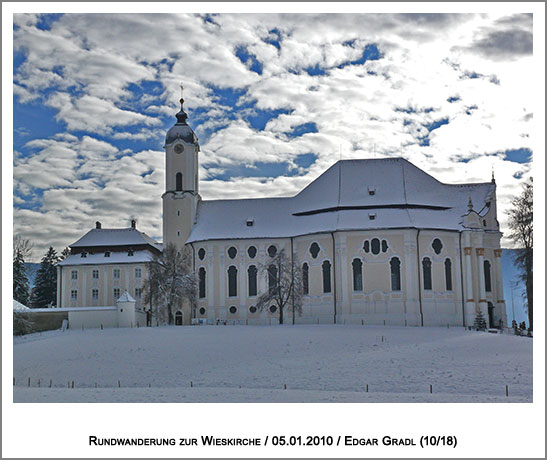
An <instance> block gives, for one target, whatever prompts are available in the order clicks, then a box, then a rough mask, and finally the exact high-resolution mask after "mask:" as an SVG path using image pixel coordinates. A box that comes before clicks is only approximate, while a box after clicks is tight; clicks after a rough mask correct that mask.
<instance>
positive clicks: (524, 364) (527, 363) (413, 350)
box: [14, 325, 532, 402]
mask: <svg viewBox="0 0 547 460" xmlns="http://www.w3.org/2000/svg"><path fill="white" fill-rule="evenodd" d="M14 372H15V378H16V383H17V386H16V388H15V391H14V398H15V401H75V400H78V401H102V402H116V401H119V402H122V401H147V400H150V401H160V400H161V401H170V402H177V401H193V402H197V401H216V402H235V401H249V402H251V401H253V402H258V401H261V402H268V401H287V402H288V401H294V402H312V401H317V402H318V401H347V402H349V401H363V402H365V401H377V402H378V401H383V402H387V401H393V402H416V401H436V402H440V401H444V402H458V401H459V402H464V401H465V402H490V401H502V402H505V401H519V402H531V401H532V339H528V338H524V337H515V336H511V335H508V334H499V335H494V334H488V333H480V332H470V331H465V330H464V329H463V328H450V329H445V328H404V327H399V328H398V327H367V326H364V327H363V326H334V325H329V326H281V327H253V326H202V327H163V328H140V329H105V330H86V331H67V332H60V331H51V332H48V333H43V334H41V335H39V334H33V335H31V336H24V337H21V338H16V339H14ZM29 377H30V378H31V386H33V387H36V386H37V384H38V379H40V381H41V385H42V388H40V389H38V388H30V389H28V388H26V386H27V384H28V380H27V379H28V378H29ZM50 379H51V380H52V382H53V386H54V387H55V388H54V391H51V390H50V389H49V388H43V386H44V384H45V385H47V386H49V380H50ZM73 380H74V382H75V389H74V390H78V391H74V392H72V393H71V391H73V390H72V389H67V388H66V387H67V383H68V382H69V381H70V382H72V381H73ZM118 380H119V381H120V385H121V387H122V388H117V387H118ZM190 382H192V383H190ZM95 384H97V386H98V387H99V388H98V389H97V390H96V389H95ZM191 384H192V388H190V385H191ZM367 384H368V386H369V393H368V394H366V385H367ZM430 384H431V385H433V396H432V395H430V394H429V385H430ZM506 384H507V385H509V392H510V398H506V397H505V385H506ZM284 385H286V386H287V390H284V389H283V388H284ZM148 386H150V387H151V388H147V387H148ZM105 387H106V388H105ZM279 390H281V392H279ZM147 395H148V396H147Z"/></svg>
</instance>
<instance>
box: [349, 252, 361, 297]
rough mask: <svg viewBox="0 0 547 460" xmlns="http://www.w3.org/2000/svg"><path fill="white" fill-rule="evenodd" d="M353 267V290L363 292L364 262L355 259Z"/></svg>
mask: <svg viewBox="0 0 547 460" xmlns="http://www.w3.org/2000/svg"><path fill="white" fill-rule="evenodd" d="M351 266H352V267H353V290H354V291H362V290H363V262H361V259H353V262H352V263H351Z"/></svg>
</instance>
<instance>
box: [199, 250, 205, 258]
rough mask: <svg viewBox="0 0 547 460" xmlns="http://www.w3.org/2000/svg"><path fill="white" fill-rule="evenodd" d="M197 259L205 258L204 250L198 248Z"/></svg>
mask: <svg viewBox="0 0 547 460" xmlns="http://www.w3.org/2000/svg"><path fill="white" fill-rule="evenodd" d="M198 257H199V260H203V259H204V258H205V249H203V248H199V251H198Z"/></svg>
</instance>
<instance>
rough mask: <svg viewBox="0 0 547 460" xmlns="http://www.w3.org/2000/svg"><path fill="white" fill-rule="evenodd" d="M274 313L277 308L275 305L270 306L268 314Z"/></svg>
mask: <svg viewBox="0 0 547 460" xmlns="http://www.w3.org/2000/svg"><path fill="white" fill-rule="evenodd" d="M276 311H277V307H276V306H275V305H272V306H271V307H270V312H271V313H275V312H276Z"/></svg>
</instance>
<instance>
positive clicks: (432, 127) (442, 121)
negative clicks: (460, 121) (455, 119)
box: [424, 118, 448, 132]
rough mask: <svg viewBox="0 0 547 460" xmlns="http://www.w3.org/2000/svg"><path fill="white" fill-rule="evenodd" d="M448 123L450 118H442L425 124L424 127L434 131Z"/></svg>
mask: <svg viewBox="0 0 547 460" xmlns="http://www.w3.org/2000/svg"><path fill="white" fill-rule="evenodd" d="M447 124H448V118H441V119H440V120H436V121H434V122H432V123H429V124H426V125H424V127H425V128H426V129H427V130H428V131H429V132H431V131H434V130H435V129H437V128H440V127H441V126H442V125H447Z"/></svg>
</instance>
